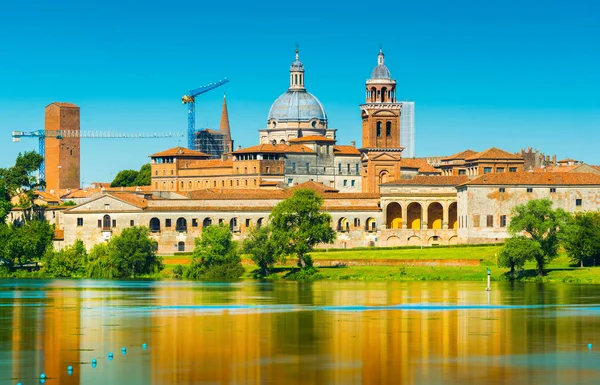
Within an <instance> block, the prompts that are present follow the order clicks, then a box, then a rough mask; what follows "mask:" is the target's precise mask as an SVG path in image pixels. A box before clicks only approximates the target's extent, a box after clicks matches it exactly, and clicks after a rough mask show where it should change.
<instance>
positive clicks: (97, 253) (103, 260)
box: [86, 242, 120, 279]
mask: <svg viewBox="0 0 600 385" xmlns="http://www.w3.org/2000/svg"><path fill="white" fill-rule="evenodd" d="M86 272H87V276H88V277H90V278H104V279H111V278H117V277H119V276H120V274H119V271H118V270H117V267H116V266H115V263H114V261H113V259H112V258H111V257H110V255H109V250H108V243H106V242H103V243H98V244H96V245H94V246H93V247H92V249H91V250H90V253H89V255H88V263H87V266H86Z"/></svg>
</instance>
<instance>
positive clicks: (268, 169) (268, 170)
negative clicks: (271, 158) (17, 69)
mask: <svg viewBox="0 0 600 385" xmlns="http://www.w3.org/2000/svg"><path fill="white" fill-rule="evenodd" d="M270 171H271V167H269V166H267V174H268V173H269V172H270Z"/></svg>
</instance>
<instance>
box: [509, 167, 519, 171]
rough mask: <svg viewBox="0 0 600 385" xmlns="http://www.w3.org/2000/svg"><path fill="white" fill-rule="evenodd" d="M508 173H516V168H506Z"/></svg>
mask: <svg viewBox="0 0 600 385" xmlns="http://www.w3.org/2000/svg"><path fill="white" fill-rule="evenodd" d="M508 172H517V168H516V167H509V168H508Z"/></svg>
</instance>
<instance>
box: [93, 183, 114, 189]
mask: <svg viewBox="0 0 600 385" xmlns="http://www.w3.org/2000/svg"><path fill="white" fill-rule="evenodd" d="M90 186H92V187H93V188H100V187H104V188H107V187H110V182H92V183H90Z"/></svg>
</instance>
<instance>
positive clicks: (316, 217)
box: [270, 189, 336, 268]
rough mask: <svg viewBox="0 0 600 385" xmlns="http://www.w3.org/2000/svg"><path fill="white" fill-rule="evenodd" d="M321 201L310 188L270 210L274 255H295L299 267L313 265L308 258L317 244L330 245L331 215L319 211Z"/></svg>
mask: <svg viewBox="0 0 600 385" xmlns="http://www.w3.org/2000/svg"><path fill="white" fill-rule="evenodd" d="M322 204H323V198H322V197H321V196H319V195H318V194H317V193H316V192H315V191H313V190H310V189H298V190H296V191H294V194H293V195H292V196H291V197H290V198H287V199H285V200H283V201H281V202H279V204H277V206H275V208H274V209H273V211H272V212H271V216H270V222H271V226H272V238H273V241H274V242H275V244H276V245H277V247H278V251H277V255H281V256H286V255H295V256H296V257H297V258H298V266H300V267H301V268H305V267H309V266H312V259H311V258H310V256H309V255H308V253H310V252H311V251H312V250H313V249H314V247H315V245H317V244H319V243H332V242H333V241H334V239H335V236H336V234H335V231H334V230H333V229H332V228H331V225H330V223H331V216H330V215H329V214H327V213H322V212H320V210H321V205H322Z"/></svg>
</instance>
